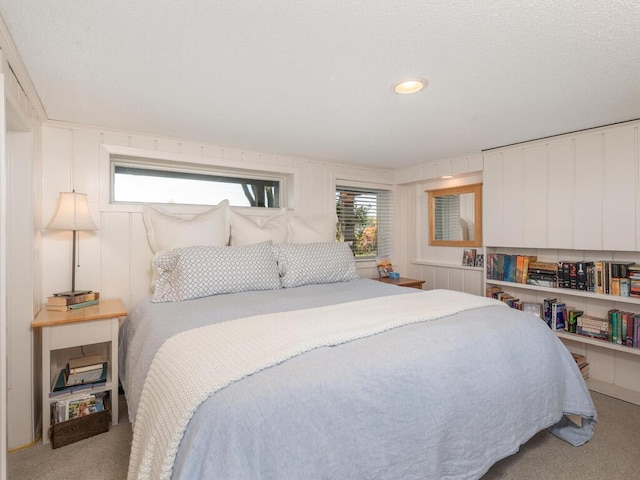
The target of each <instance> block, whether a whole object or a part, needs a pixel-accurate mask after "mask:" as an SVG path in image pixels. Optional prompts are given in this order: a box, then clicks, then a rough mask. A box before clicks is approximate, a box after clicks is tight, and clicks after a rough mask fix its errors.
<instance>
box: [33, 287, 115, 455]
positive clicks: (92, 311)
mask: <svg viewBox="0 0 640 480" xmlns="http://www.w3.org/2000/svg"><path fill="white" fill-rule="evenodd" d="M126 315H127V311H126V310H125V308H124V305H123V304H122V302H121V301H120V300H101V301H100V303H98V304H97V305H92V306H89V307H84V308H79V309H76V310H69V311H65V312H58V311H50V310H47V309H46V307H45V308H43V309H42V310H41V311H40V312H39V313H38V315H37V316H36V318H35V319H34V321H33V322H32V323H31V328H32V329H40V330H41V332H42V442H43V443H44V444H47V443H49V442H50V438H49V436H48V433H49V427H50V426H51V402H52V400H53V399H52V398H50V397H49V394H50V392H51V390H52V384H53V382H54V379H55V378H56V375H57V374H58V373H59V372H60V369H61V368H62V367H64V365H65V364H66V362H67V361H68V360H69V358H71V356H72V352H73V351H74V349H81V348H84V347H89V346H94V345H97V346H104V347H105V351H106V360H107V362H108V370H107V381H106V384H105V385H102V386H100V387H95V388H94V389H91V390H87V392H88V393H95V392H109V395H110V397H111V400H112V402H111V412H112V414H111V421H112V424H113V425H116V424H117V423H118V401H117V400H118V329H119V319H120V318H121V317H125V316H126ZM59 399H64V396H61V397H56V400H59Z"/></svg>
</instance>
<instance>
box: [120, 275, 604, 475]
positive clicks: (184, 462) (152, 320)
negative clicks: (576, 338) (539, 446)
mask: <svg viewBox="0 0 640 480" xmlns="http://www.w3.org/2000/svg"><path fill="white" fill-rule="evenodd" d="M407 292H408V290H407V289H403V288H400V287H395V286H390V285H385V284H382V283H379V282H374V281H371V280H356V281H353V282H348V283H341V284H328V285H311V286H306V287H299V288H296V289H283V290H276V291H269V292H245V293H240V294H232V295H223V296H217V297H207V298H203V299H198V300H191V301H187V302H176V303H167V304H157V303H155V304H152V303H150V302H148V301H144V302H142V303H141V304H140V305H139V306H138V307H137V308H135V309H133V310H132V312H131V313H130V315H129V317H128V318H127V321H126V322H125V324H124V325H123V329H122V332H121V345H120V347H121V350H120V358H121V380H122V383H123V386H124V388H125V392H126V395H127V401H128V405H129V414H130V417H131V419H132V421H135V414H136V411H137V403H138V401H139V398H140V392H141V390H142V385H143V382H144V378H145V375H146V372H147V370H148V368H149V365H150V363H151V360H152V358H153V355H154V353H155V351H156V350H157V349H158V348H159V347H160V345H161V344H162V343H163V342H164V340H166V339H167V338H169V337H170V336H172V335H173V334H175V333H177V332H179V331H181V330H184V329H187V328H193V327H196V326H202V325H205V324H208V323H212V322H219V321H226V320H230V319H233V318H240V317H244V316H248V315H255V314H260V313H270V312H275V311H283V310H297V309H301V308H309V307H313V306H320V305H327V304H330V303H339V302H346V301H351V300H357V299H364V298H371V297H380V296H384V295H393V294H397V293H405V294H406V293H407ZM185 374H187V372H185ZM563 413H570V414H575V415H579V416H582V417H584V418H585V419H588V420H586V421H584V422H583V425H582V427H577V426H575V425H574V424H573V423H571V422H566V421H563V422H560V420H561V419H562V418H563ZM595 418H596V412H595V409H594V406H593V403H592V401H591V398H590V396H589V393H588V390H587V389H586V386H585V384H584V381H583V380H582V376H581V374H580V371H579V370H578V368H577V366H576V365H575V362H574V361H573V358H572V357H571V355H570V354H569V352H568V351H567V350H566V349H565V347H564V346H563V345H562V344H561V342H560V341H559V340H558V339H557V338H556V337H555V335H554V334H553V333H552V332H551V331H550V330H549V328H548V327H547V326H546V324H545V323H544V322H542V321H540V320H539V319H537V318H536V317H533V316H530V315H527V314H524V313H522V312H518V311H515V310H512V309H508V308H501V307H490V308H483V309H479V310H476V311H469V312H464V313H460V314H456V315H452V316H450V317H445V318H443V319H441V320H438V321H435V322H428V323H420V324H414V325H408V326H405V327H401V328H397V329H395V330H391V331H388V332H385V333H383V334H380V335H376V336H373V337H369V338H365V339H360V340H356V341H353V342H350V343H347V344H344V345H340V346H337V347H330V348H319V349H316V350H313V351H310V352H307V353H305V354H303V355H301V356H298V357H295V358H293V359H291V360H288V361H286V362H284V363H282V364H280V365H277V366H275V367H272V368H269V369H266V370H263V371H261V372H259V373H256V374H254V375H251V376H249V377H247V378H245V379H243V380H241V381H239V382H237V383H234V384H232V385H230V386H228V387H226V388H224V389H223V390H220V391H218V392H217V393H216V394H215V395H214V396H212V397H210V398H209V399H208V400H207V401H205V402H204V403H203V404H202V405H201V407H200V408H199V409H198V411H197V412H196V413H195V415H194V416H193V418H192V420H191V422H190V424H189V427H188V428H187V431H186V433H185V436H184V438H183V440H182V443H181V446H180V450H179V452H178V456H177V459H176V464H175V467H174V474H173V478H176V479H193V478H234V479H253V478H255V479H258V478H260V479H265V478H273V479H298V478H305V479H306V478H340V479H346V478H349V479H356V478H384V479H387V478H389V479H411V478H416V479H431V478H433V479H435V478H451V479H454V478H455V479H473V478H479V477H480V476H482V475H483V474H484V473H485V472H486V471H487V470H488V468H489V467H490V466H491V465H492V464H493V463H495V462H496V461H497V460H500V459H501V458H504V457H505V456H508V455H510V454H512V453H514V452H516V451H517V450H518V448H519V446H520V445H521V444H522V443H524V442H525V441H527V440H528V439H529V438H531V437H532V436H533V435H534V434H535V433H537V432H538V431H540V430H542V429H545V428H547V427H552V426H554V425H556V427H555V428H553V427H552V431H553V433H555V434H556V435H558V436H560V437H561V438H564V439H565V440H567V441H569V442H570V443H572V444H574V445H580V444H582V443H584V442H585V441H587V440H588V439H589V438H590V437H591V435H592V432H593V430H592V421H595ZM558 422H559V423H558Z"/></svg>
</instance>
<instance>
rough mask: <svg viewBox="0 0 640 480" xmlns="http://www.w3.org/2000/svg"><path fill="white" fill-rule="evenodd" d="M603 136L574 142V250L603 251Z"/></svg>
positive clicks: (579, 138) (579, 137) (597, 134)
mask: <svg viewBox="0 0 640 480" xmlns="http://www.w3.org/2000/svg"><path fill="white" fill-rule="evenodd" d="M602 136H603V134H601V133H593V134H589V135H579V136H577V137H576V138H575V140H574V142H575V190H576V193H575V200H574V210H573V212H574V215H573V222H574V226H573V248H576V249H580V250H601V249H602V178H603V175H602V170H603V162H602Z"/></svg>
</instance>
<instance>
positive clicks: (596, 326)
mask: <svg viewBox="0 0 640 480" xmlns="http://www.w3.org/2000/svg"><path fill="white" fill-rule="evenodd" d="M611 313H612V311H610V313H609V315H611ZM610 327H611V324H610V322H609V321H608V320H606V319H602V318H595V317H592V316H590V315H580V316H579V317H578V319H577V321H576V333H577V334H578V335H584V336H585V337H591V338H598V339H600V340H609V335H610Z"/></svg>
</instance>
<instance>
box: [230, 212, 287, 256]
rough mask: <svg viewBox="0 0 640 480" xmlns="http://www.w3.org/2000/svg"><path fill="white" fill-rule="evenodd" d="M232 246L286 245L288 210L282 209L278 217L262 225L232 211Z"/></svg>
mask: <svg viewBox="0 0 640 480" xmlns="http://www.w3.org/2000/svg"><path fill="white" fill-rule="evenodd" d="M230 218H231V245H232V246H234V247H237V246H240V245H251V244H253V243H260V242H266V241H269V240H271V241H272V242H273V243H285V242H286V241H287V237H288V233H289V232H288V228H287V210H286V209H285V208H283V209H281V210H280V211H279V212H278V213H277V214H276V215H274V216H272V217H269V218H267V219H265V220H262V221H260V223H257V222H255V221H254V220H252V219H251V218H249V217H248V216H245V215H241V214H239V213H238V212H235V211H233V210H231V216H230Z"/></svg>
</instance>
